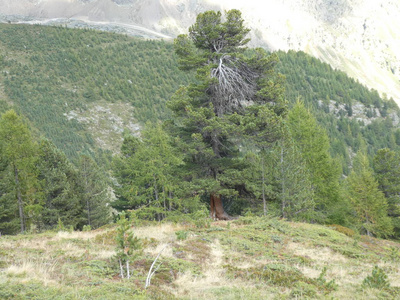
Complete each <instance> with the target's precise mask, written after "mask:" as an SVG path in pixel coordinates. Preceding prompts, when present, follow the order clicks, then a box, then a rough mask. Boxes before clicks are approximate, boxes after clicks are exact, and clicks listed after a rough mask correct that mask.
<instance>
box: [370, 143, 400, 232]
mask: <svg viewBox="0 0 400 300" xmlns="http://www.w3.org/2000/svg"><path fill="white" fill-rule="evenodd" d="M373 166H374V171H375V177H376V180H377V181H378V183H379V189H380V190H381V191H382V192H383V193H384V194H385V197H386V199H387V202H388V215H389V217H390V218H391V219H392V222H393V226H394V233H395V235H396V237H399V236H400V219H399V217H400V208H399V207H400V154H399V153H398V152H394V151H393V150H390V149H388V148H385V149H380V150H378V152H377V153H376V155H375V157H374V164H373Z"/></svg>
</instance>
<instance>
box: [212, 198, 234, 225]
mask: <svg viewBox="0 0 400 300" xmlns="http://www.w3.org/2000/svg"><path fill="white" fill-rule="evenodd" d="M210 217H211V219H213V220H217V219H218V220H230V219H231V217H230V216H229V215H228V214H227V213H226V212H225V210H224V207H223V206H222V200H221V196H220V195H216V194H214V193H212V194H211V195H210Z"/></svg>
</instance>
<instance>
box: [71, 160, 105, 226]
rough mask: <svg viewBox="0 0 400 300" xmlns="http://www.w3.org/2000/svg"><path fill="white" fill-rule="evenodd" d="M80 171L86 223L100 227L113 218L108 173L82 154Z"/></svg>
mask: <svg viewBox="0 0 400 300" xmlns="http://www.w3.org/2000/svg"><path fill="white" fill-rule="evenodd" d="M78 172H79V178H80V180H81V186H82V192H83V203H82V204H83V207H84V208H83V210H84V211H85V213H84V216H85V219H86V220H85V221H84V222H85V223H86V224H87V225H89V226H90V228H93V229H94V228H98V227H100V226H102V225H105V224H107V223H109V222H110V220H111V206H110V200H111V198H112V197H111V190H110V187H109V185H108V183H107V180H108V179H107V174H106V172H105V171H104V170H102V169H101V168H100V167H99V166H98V165H97V163H96V162H95V161H94V159H93V158H91V157H90V156H88V155H80V156H79V160H78Z"/></svg>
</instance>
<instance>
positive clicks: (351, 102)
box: [0, 24, 400, 174]
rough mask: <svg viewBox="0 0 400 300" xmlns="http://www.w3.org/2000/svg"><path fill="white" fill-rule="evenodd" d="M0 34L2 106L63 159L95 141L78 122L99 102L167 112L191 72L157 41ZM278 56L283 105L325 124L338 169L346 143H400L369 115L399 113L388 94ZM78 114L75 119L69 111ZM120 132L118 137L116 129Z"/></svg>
mask: <svg viewBox="0 0 400 300" xmlns="http://www.w3.org/2000/svg"><path fill="white" fill-rule="evenodd" d="M0 35H1V37H2V38H1V40H0V112H4V111H5V110H6V109H8V108H9V105H10V104H13V105H14V109H16V110H17V111H19V112H21V113H22V114H24V115H25V116H26V117H28V119H29V120H30V121H31V122H32V124H33V125H34V126H35V127H36V128H38V129H39V131H40V132H41V133H42V134H44V135H45V136H46V137H47V138H49V139H50V140H52V141H53V142H54V143H55V145H56V146H57V147H58V148H60V149H62V150H63V151H64V152H65V153H66V154H67V156H68V157H69V158H73V157H75V158H76V155H77V153H78V152H87V151H92V150H93V149H95V148H96V147H97V146H98V145H97V144H96V139H95V138H94V137H93V135H92V132H90V130H88V127H89V126H87V125H86V123H85V122H84V121H82V120H81V121H78V118H79V116H81V115H83V116H85V117H87V115H85V112H87V111H90V112H91V111H92V110H90V109H91V108H92V107H93V106H94V105H96V104H97V103H99V102H100V103H106V102H109V103H116V102H117V103H118V102H122V103H129V104H131V105H132V107H133V113H132V114H133V115H132V117H131V120H137V122H140V123H142V124H143V123H144V122H145V121H147V120H151V121H155V120H159V119H166V118H168V117H169V116H170V113H169V111H168V110H167V109H166V108H165V103H166V101H167V100H169V99H170V98H171V96H172V95H173V93H174V92H175V91H176V90H177V89H178V87H179V86H181V85H186V84H187V83H188V82H189V80H190V79H192V78H193V76H192V75H190V74H186V73H185V72H181V71H179V70H178V67H177V62H176V57H175V55H174V54H173V49H172V44H170V43H166V42H163V41H146V40H142V39H137V38H130V37H127V36H124V35H118V34H112V33H106V32H99V31H93V30H81V29H67V28H62V27H45V26H37V25H35V26H28V25H10V24H0ZM278 56H279V59H280V61H281V63H279V64H278V66H277V71H279V72H281V73H282V74H284V75H285V76H286V79H287V84H286V97H287V99H288V101H289V103H295V101H296V99H297V97H298V96H301V98H302V99H303V100H304V101H305V103H306V105H307V106H309V107H310V108H311V109H312V112H313V114H314V115H315V116H316V117H317V120H318V122H319V123H320V124H321V125H323V127H325V128H326V130H327V131H328V134H329V136H330V140H331V153H332V154H333V155H334V156H339V157H340V158H341V160H342V166H343V171H344V173H346V174H347V173H348V168H347V166H348V165H349V163H350V157H351V153H349V149H348V146H350V147H351V148H352V152H354V153H355V152H357V150H358V149H359V145H360V141H361V140H362V139H365V140H366V141H367V144H368V152H369V154H370V155H371V156H372V155H373V154H374V153H376V151H377V150H378V149H380V148H384V147H389V148H392V149H394V148H396V149H397V148H398V144H400V133H399V132H398V131H397V132H396V130H397V129H396V128H395V126H393V123H392V122H391V117H389V118H387V120H385V119H384V118H376V119H374V116H377V114H378V113H379V115H381V116H382V117H386V116H389V115H390V114H391V113H393V112H396V114H398V108H397V106H396V104H395V103H394V102H393V101H391V100H382V99H381V98H380V97H379V95H378V93H377V92H376V91H369V90H368V89H366V88H365V87H364V86H362V85H361V84H359V83H357V82H355V81H354V80H353V79H350V78H348V77H347V76H346V75H345V74H344V73H343V72H340V71H335V70H332V68H331V67H330V66H329V65H327V64H324V63H321V62H320V61H319V60H317V59H314V58H312V57H310V56H308V55H306V54H305V53H302V52H294V51H289V52H288V53H284V52H278ZM330 101H334V102H330ZM7 103H8V105H7ZM358 103H361V104H363V105H364V107H362V108H361V110H362V111H363V112H362V116H361V117H362V118H364V119H365V120H366V121H368V120H372V123H371V124H367V123H366V122H365V124H364V125H363V123H364V121H359V120H357V118H360V116H359V115H357V107H358V106H357V104H358ZM329 106H330V107H331V109H329ZM334 110H335V111H336V114H333V111H334ZM328 111H330V112H329V113H328ZM71 112H73V113H72V114H70V113H71ZM74 113H75V114H76V115H75V117H72V118H71V117H67V116H73V115H74ZM66 115H67V116H66ZM124 118H126V117H125V116H124ZM124 121H127V120H124ZM96 127H97V128H98V130H103V129H102V127H101V125H100V126H96V125H95V124H94V125H92V126H91V128H92V129H91V130H92V131H93V128H96ZM122 129H123V128H121V130H122ZM118 130H119V129H117V130H116V131H115V135H120V133H119V131H118ZM395 133H396V134H395ZM113 143H115V141H114V140H113Z"/></svg>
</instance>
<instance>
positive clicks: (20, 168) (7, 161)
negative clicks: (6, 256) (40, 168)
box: [0, 110, 42, 233]
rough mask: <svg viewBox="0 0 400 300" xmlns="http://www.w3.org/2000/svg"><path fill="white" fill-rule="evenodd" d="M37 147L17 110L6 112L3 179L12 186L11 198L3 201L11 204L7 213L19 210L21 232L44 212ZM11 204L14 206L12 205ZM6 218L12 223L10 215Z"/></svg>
mask: <svg viewBox="0 0 400 300" xmlns="http://www.w3.org/2000/svg"><path fill="white" fill-rule="evenodd" d="M36 147H37V145H36V144H35V142H34V141H33V138H32V136H31V132H30V130H29V128H28V126H27V125H26V124H25V123H24V121H23V120H22V118H21V117H20V116H18V115H17V114H16V112H15V111H14V110H9V111H7V112H5V113H4V114H3V115H2V116H1V119H0V157H1V165H2V169H3V172H2V174H1V176H2V177H3V178H4V177H5V178H8V179H7V180H8V183H10V186H7V187H6V190H7V192H8V193H10V194H11V195H12V196H11V195H10V194H8V193H5V194H3V195H2V196H1V198H2V201H4V202H5V203H9V204H11V205H10V207H7V210H10V209H11V210H12V209H13V207H17V209H18V214H17V215H18V217H19V223H20V231H21V232H24V231H25V230H26V229H27V227H28V225H29V224H32V223H35V222H36V221H37V220H38V218H39V216H40V212H41V209H42V206H41V197H40V196H41V195H40V186H39V183H38V180H37V175H36V170H35V159H36V156H35V152H36ZM11 178H12V179H11ZM3 193H4V192H3ZM12 201H14V203H10V202H12ZM15 203H16V204H17V205H15ZM3 205H4V203H3ZM10 213H11V211H10ZM3 217H6V216H3ZM6 218H7V219H8V220H9V222H11V223H12V219H11V220H10V215H8V216H7V217H6ZM10 225H11V224H10ZM12 233H14V232H12Z"/></svg>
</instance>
